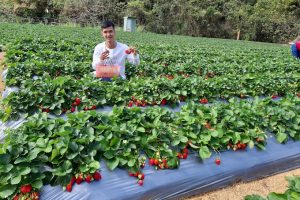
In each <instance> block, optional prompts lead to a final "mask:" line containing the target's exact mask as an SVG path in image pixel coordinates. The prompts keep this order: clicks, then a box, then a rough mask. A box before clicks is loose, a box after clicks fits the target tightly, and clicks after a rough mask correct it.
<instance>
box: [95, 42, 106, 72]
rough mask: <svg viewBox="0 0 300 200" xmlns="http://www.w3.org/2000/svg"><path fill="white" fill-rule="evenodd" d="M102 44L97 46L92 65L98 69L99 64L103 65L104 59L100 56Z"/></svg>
mask: <svg viewBox="0 0 300 200" xmlns="http://www.w3.org/2000/svg"><path fill="white" fill-rule="evenodd" d="M102 53H103V52H102V50H101V46H96V47H95V50H94V54H93V63H92V67H93V69H94V70H96V66H97V65H103V64H104V61H103V60H101V59H100V56H101V54H102Z"/></svg>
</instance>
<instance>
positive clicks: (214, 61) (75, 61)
mask: <svg viewBox="0 0 300 200" xmlns="http://www.w3.org/2000/svg"><path fill="white" fill-rule="evenodd" d="M92 49H93V47H92V46H90V45H82V44H81V43H79V42H78V41H66V40H63V41H61V40H59V39H57V38H55V39H54V38H45V39H41V38H37V39H34V38H31V37H28V38H22V39H19V40H16V41H15V42H14V43H13V44H11V45H10V46H9V48H8V51H7V55H6V59H7V65H8V66H9V68H10V70H9V73H8V76H7V85H8V86H14V85H17V86H19V85H20V81H21V80H25V79H30V78H32V77H33V76H34V75H37V76H42V75H43V73H44V72H48V73H49V74H50V75H51V76H52V77H57V76H60V75H66V74H68V75H72V76H74V77H75V78H79V77H82V76H83V75H84V74H88V73H89V72H90V71H91V66H90V62H91V55H92ZM175 50H176V51H177V53H176V54H175V53H174V51H175ZM143 51H144V52H146V53H145V54H146V55H142V57H143V62H142V64H141V66H139V67H133V66H130V65H128V70H127V75H128V77H135V76H139V77H145V76H146V77H156V76H159V75H169V76H171V77H174V76H175V75H185V76H190V75H197V76H202V77H203V78H204V77H206V78H212V77H214V76H221V75H226V74H251V73H252V74H253V73H269V72H272V73H275V72H278V73H279V74H278V75H280V74H281V73H286V72H291V71H293V72H294V73H295V72H296V73H299V67H298V63H295V62H291V60H289V59H286V58H284V57H282V56H280V57H279V58H276V59H273V58H272V57H271V58H269V59H266V58H265V57H262V56H260V57H259V58H256V57H257V54H258V50H256V52H254V53H253V52H251V50H244V54H245V55H247V56H240V57H238V56H237V55H236V52H235V51H229V52H228V51H227V52H226V55H225V54H224V55H220V56H218V57H215V56H214V55H215V54H217V53H220V49H213V48H210V49H208V50H206V51H207V54H203V49H200V50H190V51H187V50H186V47H183V48H182V47H181V50H178V47H176V46H172V48H169V46H167V45H161V46H158V47H155V48H153V46H149V45H148V46H147V45H142V46H141V52H143ZM259 51H261V49H259ZM162 52H163V53H162ZM282 59H283V60H284V59H285V60H286V61H282ZM58 61H59V62H58ZM289 61H290V63H288V62H289Z"/></svg>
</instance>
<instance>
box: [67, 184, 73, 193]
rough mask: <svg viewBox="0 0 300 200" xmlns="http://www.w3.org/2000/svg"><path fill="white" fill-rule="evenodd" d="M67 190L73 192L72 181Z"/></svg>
mask: <svg viewBox="0 0 300 200" xmlns="http://www.w3.org/2000/svg"><path fill="white" fill-rule="evenodd" d="M66 190H67V191H68V192H72V185H71V184H70V183H69V184H68V185H67V187H66Z"/></svg>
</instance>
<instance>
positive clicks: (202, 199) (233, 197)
mask: <svg viewBox="0 0 300 200" xmlns="http://www.w3.org/2000/svg"><path fill="white" fill-rule="evenodd" d="M286 176H300V168H299V169H296V170H292V171H289V172H285V173H282V174H277V175H274V176H271V177H268V178H264V179H261V180H258V181H252V182H248V183H237V184H235V185H233V186H229V187H226V188H224V189H220V190H216V191H213V192H209V193H206V194H203V195H199V196H193V197H191V198H187V199H185V200H243V199H244V197H245V196H246V195H250V194H259V195H261V196H263V197H266V196H267V194H269V193H270V192H278V193H283V192H284V191H285V190H286V189H287V186H288V182H287V181H286V180H285V177H286Z"/></svg>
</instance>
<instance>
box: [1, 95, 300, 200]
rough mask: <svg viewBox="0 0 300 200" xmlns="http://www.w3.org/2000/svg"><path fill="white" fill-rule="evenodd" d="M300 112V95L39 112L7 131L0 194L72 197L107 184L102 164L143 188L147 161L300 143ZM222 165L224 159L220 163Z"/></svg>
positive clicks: (168, 164)
mask: <svg viewBox="0 0 300 200" xmlns="http://www.w3.org/2000/svg"><path fill="white" fill-rule="evenodd" d="M299 114H300V99H299V98H298V97H295V96H288V97H286V98H282V99H281V100H280V101H273V100H272V99H271V98H266V99H264V100H261V99H259V98H256V99H254V100H253V101H247V100H238V99H230V100H229V102H228V103H227V104H224V103H216V104H213V105H209V106H207V105H201V104H195V103H189V104H187V105H186V106H184V107H183V108H182V110H181V111H180V112H178V113H174V112H171V111H169V110H168V109H165V108H161V107H158V106H155V107H149V108H147V109H141V108H139V107H134V108H127V107H115V108H114V109H113V111H112V112H111V113H109V114H103V113H99V112H95V111H89V112H79V113H76V114H70V115H68V118H67V120H64V119H62V118H55V119H53V118H50V117H49V116H48V114H47V113H40V114H35V115H34V116H32V117H30V118H29V119H28V121H27V122H25V123H24V124H23V125H22V126H21V127H19V128H17V129H14V130H12V129H9V130H6V134H7V137H6V138H5V141H4V143H1V144H0V161H1V162H0V177H1V179H0V197H1V198H10V199H11V198H16V199H17V198H19V197H25V198H26V197H29V196H32V195H35V196H36V195H38V190H39V189H40V188H41V187H42V186H43V185H46V184H51V185H61V186H63V187H64V188H65V190H67V191H69V192H71V191H72V187H73V186H74V183H75V182H76V183H77V184H80V183H81V182H82V181H84V180H85V181H86V182H88V183H90V182H91V181H93V180H100V179H101V174H100V172H99V171H98V170H99V168H100V163H99V161H100V160H105V162H106V165H107V167H108V168H109V169H110V170H114V169H115V168H117V167H121V168H123V169H126V170H127V171H128V172H129V175H130V176H134V177H136V179H137V183H138V184H139V185H143V182H144V180H146V177H145V175H144V174H143V167H144V166H145V165H146V164H149V165H151V166H153V167H154V168H155V169H157V170H162V169H174V168H177V167H179V165H180V159H186V158H187V157H188V155H189V153H190V151H196V152H198V154H199V158H200V159H207V158H209V157H211V156H212V152H216V153H218V154H219V152H220V151H226V150H233V151H236V150H245V149H246V148H247V147H248V148H253V147H254V146H257V147H258V148H260V149H264V148H265V145H266V143H267V140H266V138H267V137H268V131H272V132H273V134H275V136H276V138H277V140H278V142H280V143H284V142H286V141H287V140H288V139H289V138H292V139H294V140H300V117H299V116H300V115H299ZM146 160H148V162H146ZM221 160H222V159H221V158H220V157H216V160H215V162H216V164H217V165H220V164H222V161H221Z"/></svg>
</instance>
